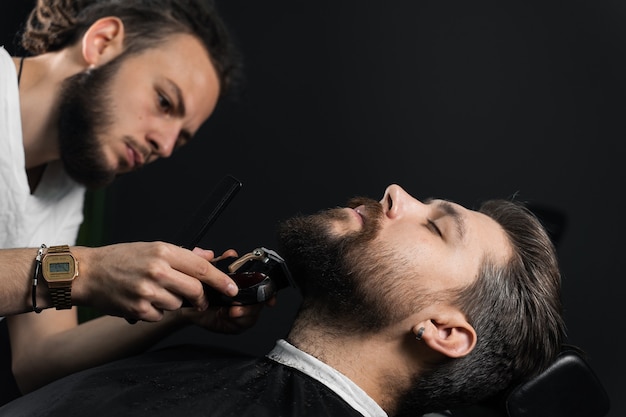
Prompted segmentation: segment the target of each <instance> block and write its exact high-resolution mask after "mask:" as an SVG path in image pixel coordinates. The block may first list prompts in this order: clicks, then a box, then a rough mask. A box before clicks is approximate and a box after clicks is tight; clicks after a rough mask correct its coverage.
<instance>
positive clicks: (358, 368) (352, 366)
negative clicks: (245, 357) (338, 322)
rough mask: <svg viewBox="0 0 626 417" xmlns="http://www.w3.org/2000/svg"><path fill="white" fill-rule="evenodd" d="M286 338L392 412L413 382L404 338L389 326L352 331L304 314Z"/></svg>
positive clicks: (296, 321)
mask: <svg viewBox="0 0 626 417" xmlns="http://www.w3.org/2000/svg"><path fill="white" fill-rule="evenodd" d="M287 339H288V341H289V342H290V343H291V344H293V345H294V346H296V347H297V348H299V349H300V350H302V351H304V352H306V353H308V354H310V355H312V356H314V357H315V358H317V359H319V360H320V361H322V362H324V363H325V364H327V365H329V366H331V367H333V368H335V369H336V370H337V371H339V372H341V373H342V374H343V375H345V376H346V377H348V378H349V379H350V380H352V381H353V382H354V383H355V384H357V385H358V386H359V387H360V388H361V389H363V390H364V391H365V392H366V393H367V394H368V395H369V396H370V397H371V398H372V399H374V401H376V402H377V403H378V404H379V405H380V406H381V407H382V408H383V409H384V410H385V411H386V412H387V413H389V414H390V415H392V412H393V410H395V409H396V406H397V400H398V398H399V397H400V395H401V393H402V392H404V391H405V390H406V389H407V388H408V384H409V383H410V381H411V377H412V370H411V369H410V368H411V367H410V366H409V364H408V363H407V361H406V359H405V352H404V350H405V349H406V347H405V346H404V344H405V342H404V341H403V339H404V338H402V337H400V338H397V337H395V336H393V335H392V334H390V333H389V331H388V329H385V330H383V331H381V332H377V333H367V334H363V333H357V332H349V331H345V330H341V329H338V328H334V327H329V326H325V325H324V324H323V323H321V320H319V319H318V318H315V319H313V317H312V316H309V317H307V315H306V314H304V315H303V314H301V315H299V316H298V318H296V320H295V322H294V325H293V327H292V330H291V332H290V333H289V336H288V337H287Z"/></svg>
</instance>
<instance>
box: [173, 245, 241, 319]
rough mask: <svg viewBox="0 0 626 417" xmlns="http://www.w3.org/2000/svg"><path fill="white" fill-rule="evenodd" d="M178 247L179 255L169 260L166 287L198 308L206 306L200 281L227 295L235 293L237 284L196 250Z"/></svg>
mask: <svg viewBox="0 0 626 417" xmlns="http://www.w3.org/2000/svg"><path fill="white" fill-rule="evenodd" d="M180 249H181V251H182V252H181V253H180V255H179V256H176V257H174V259H171V261H170V262H171V268H172V271H171V272H170V276H169V277H168V279H167V280H165V281H164V287H165V288H166V289H168V290H170V291H172V292H175V293H177V294H178V295H180V296H181V297H183V298H185V299H186V300H188V301H189V302H190V303H191V304H192V305H193V306H195V307H196V308H198V309H200V310H204V309H206V308H207V306H208V300H207V299H206V296H205V294H204V290H203V288H202V282H204V283H206V284H207V285H209V286H210V287H212V288H214V289H215V290H217V291H219V292H221V293H223V294H225V295H227V296H229V297H233V296H235V295H237V292H238V291H239V289H238V288H237V284H235V282H234V281H233V280H232V279H231V278H230V277H229V276H228V275H227V274H225V273H224V272H222V271H220V270H219V269H218V268H216V267H215V266H214V265H213V264H211V262H208V261H207V259H206V258H204V257H203V256H198V254H197V253H196V252H191V251H188V250H186V249H182V248H180Z"/></svg>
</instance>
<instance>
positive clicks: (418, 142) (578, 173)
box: [0, 0, 626, 417]
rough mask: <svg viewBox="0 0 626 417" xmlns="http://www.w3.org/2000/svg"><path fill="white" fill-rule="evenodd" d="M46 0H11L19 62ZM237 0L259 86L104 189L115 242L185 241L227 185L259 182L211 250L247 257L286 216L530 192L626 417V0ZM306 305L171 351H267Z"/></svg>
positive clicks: (195, 336)
mask: <svg viewBox="0 0 626 417" xmlns="http://www.w3.org/2000/svg"><path fill="white" fill-rule="evenodd" d="M29 4H32V2H26V1H22V0H8V1H7V0H5V2H4V3H3V6H4V7H3V15H2V16H1V19H0V22H2V24H1V25H0V29H1V30H2V38H0V41H1V40H4V43H5V46H6V47H7V49H9V50H10V51H14V50H16V48H15V43H14V38H13V36H12V34H13V33H14V32H15V30H17V29H18V28H19V23H20V20H21V18H22V17H23V16H24V14H25V13H26V11H27V10H28V9H29ZM218 4H219V6H220V10H222V13H223V15H224V18H225V19H226V21H227V23H228V25H229V26H230V28H231V30H232V32H233V33H234V35H235V38H236V41H237V43H238V44H239V46H240V49H241V50H242V52H243V54H244V57H245V65H246V76H247V83H246V88H245V89H244V90H243V93H242V95H241V97H240V98H239V100H238V101H228V102H223V103H221V105H220V106H218V109H217V110H216V112H215V113H214V115H213V116H212V117H211V119H210V120H209V121H208V122H207V123H206V125H205V126H204V127H203V128H202V129H201V131H200V132H199V134H198V137H197V139H195V140H194V141H192V143H190V144H189V145H188V146H187V147H186V148H183V149H182V150H180V151H179V152H178V154H177V155H175V157H173V158H171V159H169V160H165V161H159V162H157V163H155V164H153V165H151V166H149V167H146V168H145V169H144V170H143V171H141V172H138V173H134V174H129V175H127V176H125V177H122V178H120V179H119V180H118V181H117V182H116V183H115V184H114V185H113V186H112V187H110V188H109V189H108V190H106V192H104V193H100V194H99V197H98V199H97V201H101V200H102V198H104V205H103V206H102V205H101V208H103V214H100V215H99V216H104V220H105V223H104V224H105V227H104V229H103V232H104V235H103V237H102V240H103V243H111V242H119V241H133V240H155V239H163V240H169V241H174V240H175V239H176V237H177V232H178V230H180V228H182V227H183V226H184V225H185V224H186V220H188V219H189V217H190V216H191V215H192V214H193V213H194V208H195V207H196V206H197V205H198V204H199V203H200V202H201V201H202V200H203V197H204V196H205V195H206V193H207V191H208V190H210V189H212V188H213V186H214V185H215V184H216V183H217V182H218V181H219V180H220V179H221V178H222V177H223V176H224V175H226V174H232V175H234V176H236V177H237V178H239V179H240V180H241V181H242V182H243V184H244V187H243V189H242V191H241V192H240V193H239V195H238V196H237V197H236V199H235V200H234V201H233V203H232V204H231V206H229V208H228V209H227V210H226V212H225V213H224V215H223V216H222V217H221V218H220V219H219V221H218V222H217V223H216V224H215V225H214V226H213V228H212V229H211V233H210V235H209V236H208V237H207V239H206V240H205V241H203V243H202V246H205V247H208V248H212V249H215V250H216V251H221V250H224V249H227V248H230V247H234V248H236V249H237V250H239V251H240V253H243V252H247V251H249V250H251V249H253V248H254V247H257V246H267V247H270V248H272V247H274V227H275V225H276V223H277V222H278V221H279V220H280V219H283V218H285V217H288V216H290V215H293V214H295V213H300V212H301V213H311V212H314V211H317V210H318V209H321V208H326V207H330V206H335V205H341V204H343V203H345V201H346V199H348V198H349V197H352V196H354V195H367V196H370V197H374V198H379V197H381V196H382V194H383V191H384V188H385V187H386V186H387V185H388V184H390V183H398V184H400V185H402V186H403V187H404V188H405V189H406V190H407V191H409V192H411V193H412V194H413V195H414V196H416V197H418V198H426V197H429V196H435V197H443V198H448V199H452V200H455V201H457V202H459V203H461V204H464V205H466V206H468V207H475V206H476V205H477V204H478V203H479V202H480V201H481V200H483V199H486V198H492V197H504V198H507V197H511V196H513V195H516V197H517V199H519V200H524V201H527V202H529V203H532V204H533V205H534V206H536V207H543V208H545V209H549V210H553V211H556V212H557V213H560V214H562V215H563V216H564V218H565V219H566V227H565V230H564V233H563V234H562V235H561V236H560V239H559V241H558V252H559V257H560V261H561V265H562V272H563V279H564V286H563V299H564V304H565V307H566V320H567V324H568V334H569V340H568V341H569V343H572V344H575V345H577V346H579V347H581V348H582V349H584V350H585V351H586V352H587V354H588V361H589V363H590V364H591V366H592V367H593V368H594V369H595V371H596V373H597V375H598V377H599V378H600V380H601V381H602V382H603V383H604V385H605V386H606V388H607V390H608V391H609V395H610V397H611V402H612V410H611V412H610V414H609V416H610V417H621V416H624V415H626V402H625V400H624V395H623V394H624V388H625V383H624V382H623V381H624V371H626V363H625V362H626V360H625V359H624V349H623V346H622V345H621V344H620V342H618V340H620V339H621V338H623V331H624V329H625V326H624V320H623V319H624V313H623V305H624V304H623V298H624V297H623V293H622V288H623V286H624V285H623V281H624V278H625V274H624V272H623V267H622V262H623V259H624V258H623V256H624V253H625V249H626V244H625V243H624V236H623V233H624V231H626V228H625V219H624V215H623V206H622V201H623V197H622V193H623V192H624V182H625V181H624V168H623V165H622V164H623V159H624V156H625V151H624V144H623V143H624V137H625V136H626V126H625V124H624V122H623V120H624V114H626V102H625V100H626V2H625V1H623V0H622V1H611V0H597V1H586V2H583V1H553V0H542V1H539V0H536V1H525V2H522V1H513V2H499V1H495V0H494V1H484V0H481V1H472V2H468V1H463V0H450V1H408V0H404V1H403V0H397V1H393V2H391V1H382V0H378V1H373V2H367V4H366V2H359V1H336V0H335V1H328V0H317V1H294V0H274V1H271V2H267V1H266V2H259V1H249V0H248V1H244V0H228V1H226V0H222V1H219V2H218ZM10 5H12V6H10ZM9 9H10V11H9ZM298 303H299V298H298V294H297V292H296V291H294V290H286V291H285V292H283V293H281V294H280V297H279V304H278V306H276V307H275V308H273V309H268V310H267V311H265V312H264V313H263V315H262V317H261V320H260V323H259V325H258V326H257V327H255V328H254V329H252V330H250V331H248V332H246V333H245V334H243V335H241V336H228V337H216V336H214V335H211V334H208V333H206V332H204V331H201V330H199V329H196V328H188V329H185V330H183V331H180V332H178V333H177V334H175V335H174V336H172V337H170V338H169V339H168V340H166V341H165V342H164V343H178V342H181V341H193V342H207V343H216V344H223V345H227V346H237V347H238V348H240V349H243V350H247V351H252V352H263V351H265V350H266V349H268V348H269V347H271V346H272V345H273V342H274V339H275V338H276V337H281V336H284V335H285V332H286V330H287V329H288V327H289V324H290V322H291V319H292V318H293V314H294V313H295V310H296V308H297V305H298Z"/></svg>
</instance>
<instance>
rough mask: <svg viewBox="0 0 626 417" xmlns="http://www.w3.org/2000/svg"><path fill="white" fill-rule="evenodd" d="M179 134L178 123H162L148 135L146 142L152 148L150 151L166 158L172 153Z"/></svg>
mask: <svg viewBox="0 0 626 417" xmlns="http://www.w3.org/2000/svg"><path fill="white" fill-rule="evenodd" d="M179 136H180V127H179V126H178V124H174V123H172V124H170V125H166V126H165V125H163V126H161V128H160V129H159V131H158V132H157V133H156V134H154V135H153V136H151V137H150V139H149V140H148V142H149V143H150V147H151V148H152V153H154V154H156V155H158V156H160V157H161V158H167V157H169V156H171V155H172V152H174V149H175V148H176V142H177V141H178V138H179Z"/></svg>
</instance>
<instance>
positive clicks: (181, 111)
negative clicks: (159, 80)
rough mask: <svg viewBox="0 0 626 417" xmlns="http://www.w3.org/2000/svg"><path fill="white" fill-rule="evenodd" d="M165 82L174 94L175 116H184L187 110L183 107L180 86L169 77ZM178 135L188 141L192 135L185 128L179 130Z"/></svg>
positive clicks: (183, 101) (183, 102)
mask: <svg viewBox="0 0 626 417" xmlns="http://www.w3.org/2000/svg"><path fill="white" fill-rule="evenodd" d="M165 81H166V82H167V84H168V85H169V86H170V88H171V89H172V91H173V92H174V95H175V96H176V105H175V106H174V111H173V114H174V116H176V117H184V116H185V113H186V112H187V110H186V109H185V100H184V99H183V93H182V91H180V88H179V87H178V85H176V83H175V82H174V81H172V80H170V79H166V80H165ZM180 136H182V139H183V140H184V141H186V142H188V141H190V140H191V138H192V137H193V134H192V133H191V132H190V131H188V130H187V129H182V130H181V132H180Z"/></svg>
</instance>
